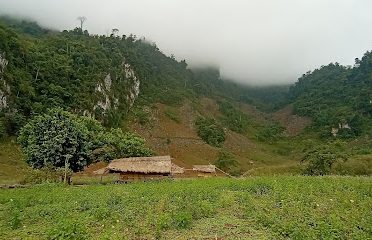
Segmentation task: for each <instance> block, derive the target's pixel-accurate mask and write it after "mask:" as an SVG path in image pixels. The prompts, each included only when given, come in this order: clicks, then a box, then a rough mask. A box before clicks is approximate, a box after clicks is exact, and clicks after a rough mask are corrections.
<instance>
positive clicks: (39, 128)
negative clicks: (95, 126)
mask: <svg viewBox="0 0 372 240" xmlns="http://www.w3.org/2000/svg"><path fill="white" fill-rule="evenodd" d="M18 141H19V142H20V144H21V146H22V149H23V152H24V153H25V155H26V161H27V163H28V164H29V165H30V166H31V167H33V168H37V169H41V168H45V167H54V168H64V169H65V174H66V172H67V171H66V170H67V169H71V170H72V171H74V172H76V171H80V170H82V169H83V168H84V166H87V165H88V164H89V163H90V162H91V160H92V159H91V148H92V143H91V141H90V139H89V132H88V129H87V127H86V126H85V125H84V124H82V123H81V122H79V121H78V119H77V117H76V116H75V115H73V114H71V113H69V112H66V111H63V110H62V109H60V108H56V109H51V110H49V111H48V112H47V113H46V114H44V115H39V116H36V117H34V118H33V119H32V120H31V121H30V122H29V123H27V124H26V125H25V126H24V127H23V128H22V129H21V130H20V134H19V137H18Z"/></svg>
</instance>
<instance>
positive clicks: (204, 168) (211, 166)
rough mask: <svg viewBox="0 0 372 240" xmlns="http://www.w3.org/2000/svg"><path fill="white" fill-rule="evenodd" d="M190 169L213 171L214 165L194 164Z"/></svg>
mask: <svg viewBox="0 0 372 240" xmlns="http://www.w3.org/2000/svg"><path fill="white" fill-rule="evenodd" d="M192 170H193V171H196V172H201V173H215V172H216V166H215V165H212V164H209V165H194V166H192Z"/></svg>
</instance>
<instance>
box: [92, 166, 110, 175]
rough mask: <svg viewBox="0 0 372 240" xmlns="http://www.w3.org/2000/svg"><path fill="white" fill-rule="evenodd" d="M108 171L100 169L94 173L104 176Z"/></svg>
mask: <svg viewBox="0 0 372 240" xmlns="http://www.w3.org/2000/svg"><path fill="white" fill-rule="evenodd" d="M107 172H108V171H107V168H105V167H104V168H100V169H98V170H96V171H93V174H97V175H103V174H105V173H107Z"/></svg>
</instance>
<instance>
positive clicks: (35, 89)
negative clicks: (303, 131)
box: [0, 17, 372, 138]
mask: <svg viewBox="0 0 372 240" xmlns="http://www.w3.org/2000/svg"><path fill="white" fill-rule="evenodd" d="M0 60H1V61H0V63H1V68H0V70H1V71H0V74H1V75H0V77H1V82H0V97H1V102H0V109H1V113H0V120H1V121H0V122H1V123H0V132H3V133H7V134H10V135H12V134H16V133H17V131H18V130H19V129H20V127H21V126H23V125H24V124H25V123H26V122H27V119H29V118H30V117H31V116H33V115H37V114H40V113H44V112H45V111H46V110H47V109H49V108H54V107H62V108H63V109H65V110H68V111H70V112H73V113H76V114H81V115H91V116H94V117H95V118H97V119H98V120H101V121H102V122H103V123H104V124H105V125H106V126H113V127H117V126H119V125H120V124H121V122H122V121H123V120H125V119H126V118H127V117H128V116H129V115H130V114H131V113H132V112H133V111H135V109H136V108H138V107H139V106H144V105H151V104H153V103H157V102H160V103H165V104H167V105H170V106H172V105H173V106H174V105H176V106H177V105H178V104H180V103H182V101H184V100H185V99H191V100H193V99H197V98H198V97H201V96H207V97H211V98H214V99H216V100H218V101H219V102H220V109H221V111H222V113H223V114H224V115H225V116H227V117H224V118H223V122H224V125H225V126H226V127H228V128H230V129H232V130H234V131H237V132H242V131H243V128H244V121H248V120H247V119H245V117H244V116H243V118H242V115H239V113H237V112H236V111H235V110H234V108H233V107H232V105H231V104H230V103H231V102H244V103H248V104H251V105H254V106H256V107H257V108H258V109H261V110H263V111H269V112H270V111H274V110H277V109H279V108H281V107H284V106H285V105H287V104H290V103H292V104H293V105H294V110H295V112H296V113H297V114H299V115H302V116H309V117H311V118H312V119H313V122H314V124H313V129H314V130H315V131H317V132H319V133H320V135H321V136H323V137H330V136H331V135H332V133H331V129H332V128H335V129H337V130H334V135H337V136H340V137H345V138H350V137H355V136H359V135H361V134H370V132H371V128H370V127H369V126H370V125H372V124H371V113H372V77H371V76H372V53H370V52H367V53H366V54H365V55H364V57H363V58H362V59H360V60H359V59H356V64H355V66H354V67H345V66H341V65H339V64H337V63H336V64H330V65H328V66H323V67H321V68H320V69H317V70H314V71H312V72H308V73H306V74H304V75H303V76H302V77H300V78H299V79H298V81H297V82H296V83H295V84H294V85H293V86H290V87H289V86H273V87H248V86H243V85H239V84H237V83H234V82H232V81H227V80H224V79H222V78H221V76H220V73H219V70H218V68H212V67H205V68H198V69H190V68H188V66H187V63H186V61H184V60H182V61H177V60H176V59H175V58H174V57H173V56H171V57H168V56H166V55H165V54H163V53H162V52H161V51H160V50H159V48H158V47H157V46H156V44H154V43H151V42H148V41H147V40H146V39H144V38H137V37H136V36H134V35H131V34H130V35H128V36H126V35H122V36H117V34H116V32H113V33H112V34H111V35H110V36H103V35H101V36H99V35H92V34H89V33H88V31H87V30H84V31H83V30H82V29H80V28H76V29H74V30H70V31H67V30H65V31H62V32H58V31H54V30H48V29H44V28H42V27H40V26H39V25H38V24H36V23H34V22H28V21H21V20H14V19H11V18H7V17H3V18H1V21H0Z"/></svg>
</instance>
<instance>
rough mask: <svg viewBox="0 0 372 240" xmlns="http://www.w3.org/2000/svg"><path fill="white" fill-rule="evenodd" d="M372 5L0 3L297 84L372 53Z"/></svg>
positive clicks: (303, 1)
mask: <svg viewBox="0 0 372 240" xmlns="http://www.w3.org/2000/svg"><path fill="white" fill-rule="evenodd" d="M371 11H372V1H369V0H281V1H278V0H250V1H246V0H218V1H216V0H156V1H155V0H105V1H98V0H63V1H57V0H32V1H30V0H11V1H10V0H0V14H7V15H14V16H18V17H27V18H31V19H33V20H36V21H38V22H39V23H40V24H42V25H43V26H46V27H50V28H56V29H59V30H63V29H72V28H74V27H76V26H78V24H79V22H78V21H77V19H76V18H77V17H78V16H86V17H87V21H86V23H85V28H86V29H88V31H89V32H90V33H96V34H109V33H110V32H111V29H113V28H118V29H119V30H120V32H119V34H126V35H128V34H130V33H133V34H135V35H137V36H138V37H146V39H149V40H151V41H154V42H156V44H157V45H158V46H159V48H160V49H161V50H162V51H164V52H165V53H167V54H174V55H175V56H176V58H177V59H186V60H187V62H188V63H189V64H190V65H191V66H200V65H218V66H220V69H221V73H222V75H223V76H224V77H226V78H230V79H234V80H236V81H239V82H243V83H247V84H252V85H263V84H281V83H289V82H294V81H296V79H297V78H298V77H299V76H300V75H301V74H302V73H304V72H306V71H308V70H312V69H314V68H317V67H319V66H321V65H325V64H328V63H330V62H339V63H341V64H345V65H352V64H353V63H354V59H355V58H356V57H360V56H361V55H362V54H363V53H364V52H365V51H367V50H369V49H371V48H372V30H370V29H371V28H370V26H371V23H372V15H371Z"/></svg>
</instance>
